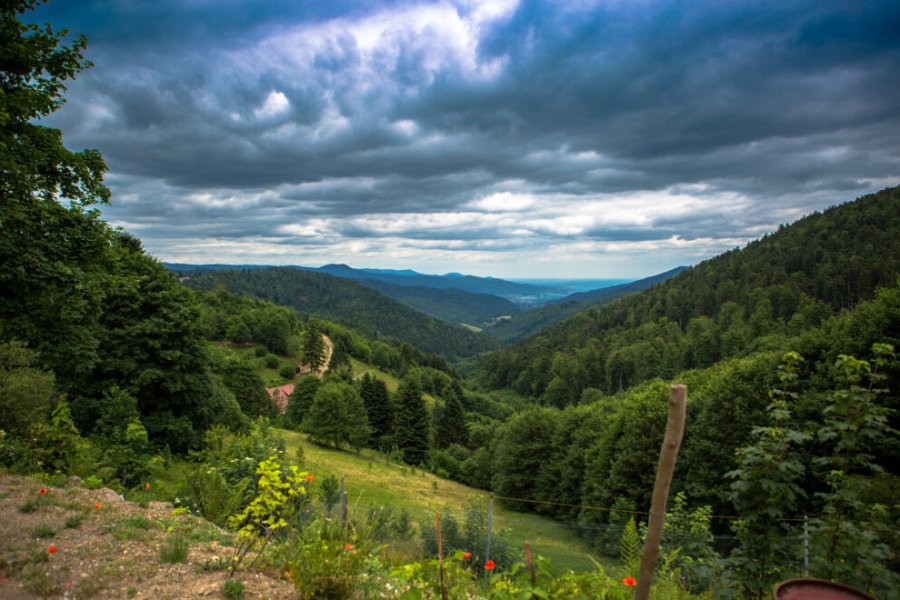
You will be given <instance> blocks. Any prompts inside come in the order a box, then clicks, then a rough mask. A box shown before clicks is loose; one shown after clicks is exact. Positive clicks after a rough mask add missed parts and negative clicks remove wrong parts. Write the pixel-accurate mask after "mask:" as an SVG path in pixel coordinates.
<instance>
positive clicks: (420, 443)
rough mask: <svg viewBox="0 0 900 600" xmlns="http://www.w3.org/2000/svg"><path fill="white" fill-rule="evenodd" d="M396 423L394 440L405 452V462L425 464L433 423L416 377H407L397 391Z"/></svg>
mask: <svg viewBox="0 0 900 600" xmlns="http://www.w3.org/2000/svg"><path fill="white" fill-rule="evenodd" d="M395 422H396V435H395V438H394V439H395V441H396V444H397V447H398V448H400V451H401V452H403V460H404V461H405V462H406V463H407V464H410V465H419V464H423V463H425V462H426V461H427V460H428V448H429V446H430V441H429V431H430V429H431V423H430V418H429V414H428V408H427V407H426V406H425V401H424V400H423V399H422V390H421V388H420V387H419V382H418V380H417V379H416V378H414V377H405V378H404V379H403V381H402V382H401V383H400V389H398V390H397V413H396V421H395Z"/></svg>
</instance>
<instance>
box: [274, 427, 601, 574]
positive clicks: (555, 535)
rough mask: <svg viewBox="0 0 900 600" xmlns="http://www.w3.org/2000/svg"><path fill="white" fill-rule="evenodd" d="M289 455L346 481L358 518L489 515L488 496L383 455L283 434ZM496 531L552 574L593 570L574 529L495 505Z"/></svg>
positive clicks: (430, 519) (421, 519)
mask: <svg viewBox="0 0 900 600" xmlns="http://www.w3.org/2000/svg"><path fill="white" fill-rule="evenodd" d="M284 435H285V438H286V441H287V455H288V456H293V455H294V453H295V452H296V449H297V448H298V447H300V448H302V449H303V455H304V463H305V464H304V469H305V470H308V471H310V472H312V473H314V474H315V475H316V477H317V478H320V477H321V476H324V475H328V474H332V475H335V476H338V477H344V478H345V488H346V491H347V502H348V506H349V511H350V513H351V515H352V514H354V513H355V514H356V515H358V516H360V517H363V516H365V514H366V511H367V510H368V509H369V508H370V507H379V506H392V507H394V509H395V510H403V509H406V510H407V511H408V512H409V514H410V516H411V517H412V519H413V520H414V521H416V522H417V523H432V522H433V521H434V515H435V513H437V512H441V513H446V512H447V511H448V510H449V511H450V512H452V514H453V515H454V516H455V517H456V518H457V519H458V520H460V521H461V520H463V519H464V518H465V515H466V512H467V511H468V510H469V508H470V507H473V508H477V509H480V510H484V511H485V512H487V509H488V503H489V494H488V492H485V491H482V490H476V489H474V488H470V487H467V486H465V485H462V484H460V483H457V482H454V481H450V480H447V479H442V478H440V477H437V476H435V475H433V474H431V473H428V472H426V471H422V470H420V469H413V468H412V467H409V466H407V465H403V464H395V463H389V462H388V461H387V459H386V457H385V456H384V455H383V454H380V453H377V452H372V451H369V450H363V451H361V452H358V453H357V452H351V451H345V450H335V449H332V448H325V447H322V446H319V445H317V444H313V443H311V442H310V441H309V440H308V439H307V437H306V436H305V435H303V434H299V433H296V432H293V431H285V432H284ZM493 529H494V531H498V530H506V533H507V535H508V539H509V540H510V542H511V543H512V544H513V547H514V548H522V549H523V552H524V543H525V542H526V541H527V542H529V543H530V544H531V547H532V551H533V552H534V553H535V554H536V555H541V556H545V557H547V558H549V559H550V560H551V568H552V569H553V570H554V571H563V570H566V569H571V570H573V571H576V572H580V571H586V570H589V569H591V568H593V567H594V564H593V562H592V560H591V558H590V557H591V553H590V550H589V549H588V547H587V546H586V545H585V544H584V542H583V541H582V540H581V539H580V538H578V537H577V536H576V535H575V534H574V533H573V532H572V530H570V529H568V528H566V527H564V526H563V525H560V524H559V523H557V522H555V521H552V520H550V519H546V518H544V517H540V516H538V515H532V514H526V513H519V512H514V511H511V510H508V509H506V508H504V507H503V506H502V505H501V503H500V502H498V501H495V502H494V526H493Z"/></svg>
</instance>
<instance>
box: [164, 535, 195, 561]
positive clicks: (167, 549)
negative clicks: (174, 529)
mask: <svg viewBox="0 0 900 600" xmlns="http://www.w3.org/2000/svg"><path fill="white" fill-rule="evenodd" d="M190 549H191V545H190V542H188V540H187V538H186V537H184V536H183V535H181V534H180V533H175V534H172V535H170V536H169V537H167V538H166V539H165V541H163V543H162V545H161V546H160V547H159V562H161V563H173V564H174V563H183V562H185V561H187V557H188V552H190Z"/></svg>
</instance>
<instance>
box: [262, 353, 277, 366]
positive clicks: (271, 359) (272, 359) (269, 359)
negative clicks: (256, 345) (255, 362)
mask: <svg viewBox="0 0 900 600" xmlns="http://www.w3.org/2000/svg"><path fill="white" fill-rule="evenodd" d="M265 362H266V368H267V369H277V368H278V364H279V363H278V357H277V356H275V355H274V354H269V355H268V356H266V361H265Z"/></svg>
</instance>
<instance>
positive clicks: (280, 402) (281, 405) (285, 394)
mask: <svg viewBox="0 0 900 600" xmlns="http://www.w3.org/2000/svg"><path fill="white" fill-rule="evenodd" d="M266 391H267V392H268V393H269V398H271V399H272V401H273V402H275V404H276V405H277V406H278V411H279V412H284V411H285V410H286V409H287V403H288V398H290V396H291V394H293V393H294V384H293V383H286V384H284V385H279V386H278V387H271V388H267V389H266Z"/></svg>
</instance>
